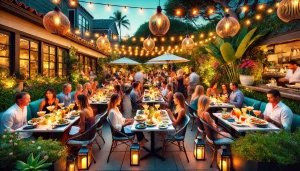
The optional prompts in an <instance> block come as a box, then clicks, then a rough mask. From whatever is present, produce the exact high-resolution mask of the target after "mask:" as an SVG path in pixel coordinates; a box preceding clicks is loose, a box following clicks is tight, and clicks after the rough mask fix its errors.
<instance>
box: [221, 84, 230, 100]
mask: <svg viewBox="0 0 300 171" xmlns="http://www.w3.org/2000/svg"><path fill="white" fill-rule="evenodd" d="M230 93H231V92H230V90H229V89H228V88H227V85H226V84H222V91H221V93H220V95H221V96H225V97H227V98H229V95H230Z"/></svg>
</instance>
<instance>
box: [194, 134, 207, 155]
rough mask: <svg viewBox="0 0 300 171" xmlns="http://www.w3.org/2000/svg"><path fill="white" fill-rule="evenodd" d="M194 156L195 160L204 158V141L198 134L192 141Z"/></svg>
mask: <svg viewBox="0 0 300 171" xmlns="http://www.w3.org/2000/svg"><path fill="white" fill-rule="evenodd" d="M194 156H195V159H196V160H205V143H204V142H203V141H202V139H201V137H199V136H198V137H197V138H196V139H195V141H194Z"/></svg>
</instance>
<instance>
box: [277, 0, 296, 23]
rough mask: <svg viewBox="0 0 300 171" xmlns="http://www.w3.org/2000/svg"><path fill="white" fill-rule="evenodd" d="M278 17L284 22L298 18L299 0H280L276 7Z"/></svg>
mask: <svg viewBox="0 0 300 171" xmlns="http://www.w3.org/2000/svg"><path fill="white" fill-rule="evenodd" d="M277 15H278V17H279V18H280V19H281V20H282V21H284V22H286V23H287V22H291V21H295V20H300V1H299V0H282V1H281V2H280V3H279V5H278V8H277Z"/></svg>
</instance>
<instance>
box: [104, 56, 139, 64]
mask: <svg viewBox="0 0 300 171" xmlns="http://www.w3.org/2000/svg"><path fill="white" fill-rule="evenodd" d="M109 64H115V65H139V64H141V63H139V62H136V61H134V60H131V59H128V58H125V57H124V58H120V59H117V60H115V61H111V62H110V63H109Z"/></svg>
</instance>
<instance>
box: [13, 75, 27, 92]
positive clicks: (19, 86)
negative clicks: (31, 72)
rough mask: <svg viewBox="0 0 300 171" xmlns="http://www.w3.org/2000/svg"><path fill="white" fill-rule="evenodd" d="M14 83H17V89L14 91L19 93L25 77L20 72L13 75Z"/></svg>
mask: <svg viewBox="0 0 300 171" xmlns="http://www.w3.org/2000/svg"><path fill="white" fill-rule="evenodd" d="M15 77H16V82H17V83H18V86H17V88H16V89H15V90H16V91H17V92H21V91H22V90H23V88H24V80H25V79H26V75H25V74H24V73H22V72H19V71H18V72H16V73H15Z"/></svg>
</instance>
